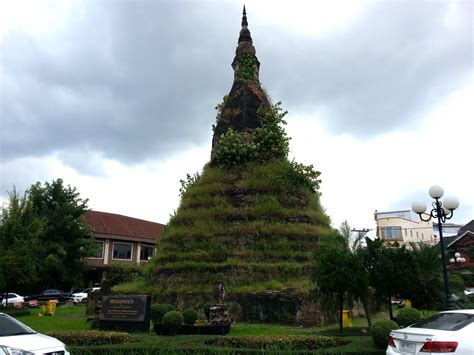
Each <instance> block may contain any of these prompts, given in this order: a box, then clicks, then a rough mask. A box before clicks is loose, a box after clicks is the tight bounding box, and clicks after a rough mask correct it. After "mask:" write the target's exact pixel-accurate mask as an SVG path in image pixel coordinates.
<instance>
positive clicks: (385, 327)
mask: <svg viewBox="0 0 474 355" xmlns="http://www.w3.org/2000/svg"><path fill="white" fill-rule="evenodd" d="M399 328H400V327H399V326H398V324H397V323H395V322H394V321H393V320H383V321H379V322H375V323H374V324H373V325H372V328H371V329H370V335H371V336H372V340H373V341H374V343H375V345H376V346H377V347H378V348H380V349H386V348H387V338H388V336H389V335H390V332H391V331H392V330H394V329H399Z"/></svg>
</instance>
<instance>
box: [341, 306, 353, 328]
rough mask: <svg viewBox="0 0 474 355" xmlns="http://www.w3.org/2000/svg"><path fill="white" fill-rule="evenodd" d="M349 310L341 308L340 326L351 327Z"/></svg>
mask: <svg viewBox="0 0 474 355" xmlns="http://www.w3.org/2000/svg"><path fill="white" fill-rule="evenodd" d="M350 312H351V311H349V310H347V309H344V310H342V326H343V327H344V328H351V327H352V318H351V313H350Z"/></svg>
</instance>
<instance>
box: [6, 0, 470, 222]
mask: <svg viewBox="0 0 474 355" xmlns="http://www.w3.org/2000/svg"><path fill="white" fill-rule="evenodd" d="M246 7H247V15H248V21H249V28H250V31H251V33H252V38H253V41H254V45H255V47H256V49H257V56H258V58H259V60H260V62H261V68H260V79H261V82H262V85H263V86H264V87H265V88H266V90H267V92H268V93H269V95H270V96H271V98H272V99H273V101H275V102H276V101H280V100H281V101H282V102H283V107H284V108H285V109H287V110H288V111H289V114H288V116H287V121H288V125H287V131H288V133H289V135H290V136H291V137H292V140H291V146H290V148H291V158H293V157H294V158H295V159H296V160H297V161H298V162H303V163H306V164H313V165H314V166H315V167H316V168H317V169H318V170H320V171H321V172H322V175H321V178H322V181H323V182H322V188H321V192H322V194H323V195H322V202H323V205H324V207H325V208H326V210H327V212H328V214H329V215H330V216H331V218H332V221H333V225H334V226H336V227H337V226H338V225H339V224H340V223H341V222H342V221H343V220H345V219H347V220H348V221H349V223H350V225H351V226H352V227H356V228H374V226H375V222H374V219H373V213H374V211H375V210H379V211H386V210H394V209H408V208H410V206H411V203H412V201H413V200H417V199H421V200H424V201H425V202H427V203H428V202H429V197H428V188H429V187H430V186H431V185H434V184H439V185H441V186H443V187H444V188H445V192H446V194H447V195H453V196H456V197H458V199H459V200H460V202H461V206H460V209H459V211H458V212H457V214H456V218H455V220H454V221H455V222H458V223H467V222H468V221H470V220H471V219H473V218H474V183H473V175H474V165H473V163H472V161H473V152H474V149H473V143H472V142H473V134H474V133H473V128H474V123H473V118H474V99H473V98H474V85H473V59H474V57H473V11H474V7H473V2H472V1H447V0H446V1H417V0H412V1H401V0H399V1H397V0H394V1H354V0H350V1H308V2H303V1H301V2H299V1H281V2H279V1H262V0H246ZM241 12H242V2H241V1H217V0H216V1H171V0H169V1H151V0H148V1H132V0H119V1H112V0H95V1H92V0H91V1H63V0H61V1H60V0H58V1H45V0H39V1H38V0H36V1H19V0H6V1H3V2H2V3H1V5H0V119H1V121H0V124H1V126H0V164H1V165H0V169H1V171H0V202H1V201H5V200H6V199H7V191H11V190H12V187H13V185H15V186H16V187H17V189H18V190H23V189H25V188H27V187H28V186H30V185H31V184H32V183H34V182H36V181H41V182H44V181H51V180H53V179H56V178H63V179H64V180H65V182H66V183H67V184H70V185H72V186H75V187H77V189H78V190H79V192H80V193H81V196H82V197H84V198H88V199H89V206H90V207H91V208H92V209H94V210H98V211H105V212H112V213H118V214H123V215H128V216H132V217H137V218H142V219H147V220H151V221H156V222H160V223H166V222H167V221H168V219H169V215H170V214H171V213H173V210H174V209H176V208H177V207H178V205H179V187H180V184H179V180H180V179H182V178H184V177H185V175H186V173H193V172H196V171H200V170H201V169H202V167H203V165H204V164H205V163H206V162H207V161H208V160H209V157H210V147H211V138H212V131H211V125H212V124H213V123H214V121H215V116H216V113H215V110H214V107H215V105H216V104H217V103H218V102H220V101H221V100H222V97H223V96H224V95H225V94H227V93H228V92H229V90H230V87H231V85H232V80H233V72H232V69H231V66H230V63H231V62H232V60H233V56H234V51H235V47H236V44H237V38H238V33H239V30H240V21H241Z"/></svg>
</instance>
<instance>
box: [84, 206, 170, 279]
mask: <svg viewBox="0 0 474 355" xmlns="http://www.w3.org/2000/svg"><path fill="white" fill-rule="evenodd" d="M84 221H85V223H86V225H88V226H89V227H90V228H91V229H92V231H93V237H94V239H95V242H96V244H97V254H96V255H94V256H92V257H88V258H85V259H84V260H85V262H86V264H87V265H89V266H90V267H91V272H90V273H89V275H88V279H89V281H92V282H94V283H99V282H101V281H102V280H103V279H104V278H105V277H106V274H107V270H108V269H110V267H111V266H112V265H115V264H129V265H132V264H135V265H143V264H145V263H147V262H148V260H149V259H150V258H151V257H152V256H153V255H154V254H155V250H156V247H155V245H156V241H157V240H158V239H159V238H160V236H161V233H162V232H163V228H164V225H163V224H160V223H155V222H150V221H145V220H142V219H138V218H132V217H127V216H122V215H118V214H113V213H106V212H98V211H88V212H87V214H86V215H85V219H84Z"/></svg>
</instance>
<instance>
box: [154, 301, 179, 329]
mask: <svg viewBox="0 0 474 355" xmlns="http://www.w3.org/2000/svg"><path fill="white" fill-rule="evenodd" d="M174 310H176V308H174V306H173V305H171V304H168V303H154V304H152V305H151V320H152V321H153V323H155V324H156V323H161V322H162V321H163V316H164V315H165V314H166V313H168V312H170V311H174Z"/></svg>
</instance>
